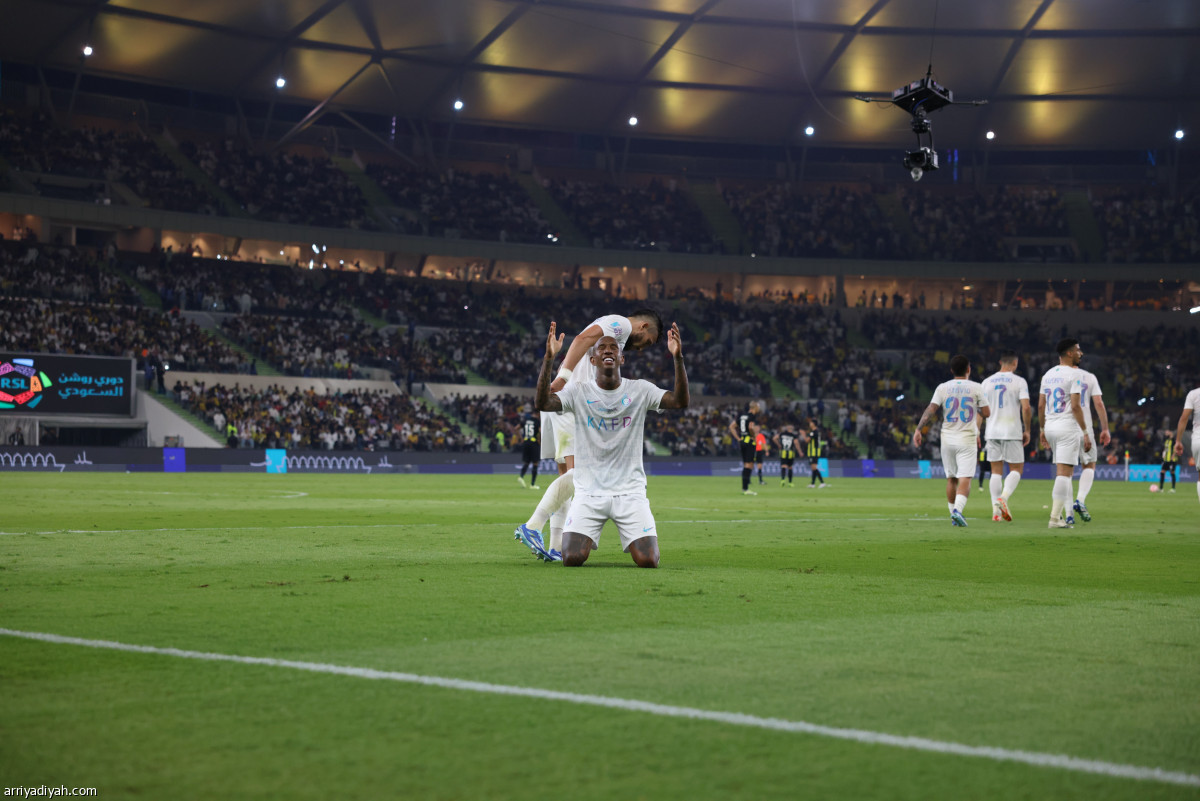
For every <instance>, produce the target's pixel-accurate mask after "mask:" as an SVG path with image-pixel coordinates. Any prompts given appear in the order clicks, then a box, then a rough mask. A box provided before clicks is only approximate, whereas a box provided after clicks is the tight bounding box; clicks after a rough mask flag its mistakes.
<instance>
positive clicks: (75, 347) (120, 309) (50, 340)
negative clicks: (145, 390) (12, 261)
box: [0, 297, 250, 373]
mask: <svg viewBox="0 0 1200 801" xmlns="http://www.w3.org/2000/svg"><path fill="white" fill-rule="evenodd" d="M0 319H3V320H4V321H5V324H4V325H3V326H2V327H0V350H8V351H25V352H30V353H64V354H78V355H84V356H125V357H130V358H135V359H138V360H139V365H140V364H141V363H144V360H145V358H146V352H150V351H154V352H158V353H160V354H161V355H162V359H163V361H164V362H166V363H167V364H169V365H170V368H171V369H174V370H193V371H209V372H219V373H236V372H250V364H249V363H247V361H246V360H245V359H244V358H243V357H242V356H241V355H239V354H238V353H237V352H236V351H234V350H233V349H232V348H230V347H229V346H228V345H226V344H225V343H224V342H222V341H221V340H219V339H217V338H215V337H213V336H211V335H210V334H208V332H206V331H204V330H202V329H201V328H199V327H198V326H197V325H196V324H195V323H192V322H189V321H188V320H185V319H183V318H182V317H181V316H180V315H178V314H162V313H160V312H157V311H152V310H149V309H144V308H137V307H130V306H111V305H110V306H101V305H84V304H79V303H72V302H68V301H56V300H41V299H30V298H23V297H4V298H0Z"/></svg>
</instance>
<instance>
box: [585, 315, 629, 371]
mask: <svg viewBox="0 0 1200 801" xmlns="http://www.w3.org/2000/svg"><path fill="white" fill-rule="evenodd" d="M593 325H598V326H600V331H601V334H600V336H601V337H602V338H603V337H612V338H613V339H615V340H617V346H618V347H620V348H621V352H622V353H624V352H625V343H626V342H628V341H629V335H630V334H631V333H633V323H631V322H630V321H629V318H628V317H622V316H621V315H619V314H608V315H605V316H604V317H600V318H598V319H595V320H592V322H590V323H589V324H588V326H587V328H585V329H583V330H584V331H586V330H587V329H588V328H591V327H592V326H593ZM594 347H595V346H593V348H594ZM591 356H592V349H589V350H588V351H587V352H586V353H584V354H583V357H582V358H581V359H580V360H579V364H577V365H575V369H574V371H572V373H571V379H570V380H571V381H580V382H582V383H585V384H588V383H593V384H594V383H595V382H596V365H594V364H592V359H591Z"/></svg>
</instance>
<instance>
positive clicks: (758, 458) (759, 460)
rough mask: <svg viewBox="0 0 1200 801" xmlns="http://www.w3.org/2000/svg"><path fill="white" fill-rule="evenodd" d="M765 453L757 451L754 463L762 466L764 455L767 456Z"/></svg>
mask: <svg viewBox="0 0 1200 801" xmlns="http://www.w3.org/2000/svg"><path fill="white" fill-rule="evenodd" d="M765 453H766V451H760V450H758V449H755V451H754V461H755V462H757V463H758V464H762V463H763V454H765Z"/></svg>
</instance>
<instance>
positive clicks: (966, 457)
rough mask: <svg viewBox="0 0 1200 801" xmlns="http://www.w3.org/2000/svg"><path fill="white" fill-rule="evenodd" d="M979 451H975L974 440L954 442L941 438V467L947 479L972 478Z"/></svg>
mask: <svg viewBox="0 0 1200 801" xmlns="http://www.w3.org/2000/svg"><path fill="white" fill-rule="evenodd" d="M977 458H979V451H977V450H975V440H974V439H972V440H971V441H969V442H967V441H963V442H956V441H955V440H952V439H949V440H948V439H946V438H945V437H942V467H944V468H945V469H946V477H947V478H972V477H974V475H975V460H976V459H977Z"/></svg>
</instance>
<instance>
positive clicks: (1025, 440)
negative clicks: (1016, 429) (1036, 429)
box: [1021, 431, 1029, 448]
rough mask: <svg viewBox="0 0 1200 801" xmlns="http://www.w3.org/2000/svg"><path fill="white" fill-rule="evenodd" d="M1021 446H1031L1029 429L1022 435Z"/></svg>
mask: <svg viewBox="0 0 1200 801" xmlns="http://www.w3.org/2000/svg"><path fill="white" fill-rule="evenodd" d="M1021 447H1022V448H1028V447H1029V432H1028V431H1026V432H1025V433H1024V434H1022V435H1021Z"/></svg>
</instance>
